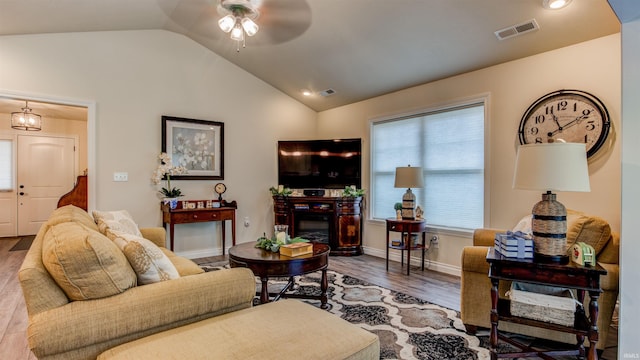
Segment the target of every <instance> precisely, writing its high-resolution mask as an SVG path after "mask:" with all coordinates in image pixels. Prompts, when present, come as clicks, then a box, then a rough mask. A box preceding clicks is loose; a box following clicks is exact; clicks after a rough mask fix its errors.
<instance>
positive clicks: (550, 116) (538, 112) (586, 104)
mask: <svg viewBox="0 0 640 360" xmlns="http://www.w3.org/2000/svg"><path fill="white" fill-rule="evenodd" d="M610 128H611V122H610V120H609V112H608V111H607V108H606V107H605V106H604V104H603V103H602V101H600V99H598V98H597V97H595V96H594V95H592V94H589V93H588V92H585V91H580V90H558V91H554V92H551V93H549V94H546V95H544V96H542V97H541V98H539V99H538V100H536V101H535V102H533V104H531V106H529V108H528V109H527V111H525V113H524V115H523V116H522V119H521V120H520V129H519V130H518V135H519V137H520V144H535V143H546V142H556V141H562V140H564V141H566V142H577V143H584V144H586V148H587V157H591V156H593V155H594V154H595V153H596V152H597V151H598V150H599V149H600V148H601V147H602V146H603V145H604V144H605V141H606V140H607V136H608V135H609V130H610Z"/></svg>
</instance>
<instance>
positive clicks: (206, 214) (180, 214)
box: [160, 200, 238, 255]
mask: <svg viewBox="0 0 640 360" xmlns="http://www.w3.org/2000/svg"><path fill="white" fill-rule="evenodd" d="M190 202H194V201H193V200H191V201H190ZM196 202H197V201H196ZM160 208H161V210H162V226H164V227H166V225H167V224H169V239H170V240H169V242H170V243H169V250H171V251H173V230H174V226H175V224H189V223H196V222H208V221H222V226H221V230H222V255H224V253H225V238H226V231H225V221H226V220H231V242H232V245H235V244H236V209H237V208H238V205H237V204H236V202H235V201H231V202H224V203H223V204H222V206H220V207H216V208H200V209H198V208H195V209H183V208H182V205H181V203H180V202H179V203H178V207H177V208H175V209H171V208H169V205H167V204H160Z"/></svg>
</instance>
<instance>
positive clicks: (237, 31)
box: [231, 24, 244, 41]
mask: <svg viewBox="0 0 640 360" xmlns="http://www.w3.org/2000/svg"><path fill="white" fill-rule="evenodd" d="M231 39H232V40H235V41H243V40H244V31H243V30H242V27H241V26H240V24H236V26H234V27H233V29H232V30H231Z"/></svg>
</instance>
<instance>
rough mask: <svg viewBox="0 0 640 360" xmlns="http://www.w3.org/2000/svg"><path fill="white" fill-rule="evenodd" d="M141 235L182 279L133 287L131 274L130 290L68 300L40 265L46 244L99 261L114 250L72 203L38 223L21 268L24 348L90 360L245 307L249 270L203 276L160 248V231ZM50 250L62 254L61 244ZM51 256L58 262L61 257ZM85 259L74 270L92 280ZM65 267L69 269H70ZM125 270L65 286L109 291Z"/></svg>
mask: <svg viewBox="0 0 640 360" xmlns="http://www.w3.org/2000/svg"><path fill="white" fill-rule="evenodd" d="M140 230H141V232H142V234H143V236H144V237H145V238H146V239H149V240H151V241H152V242H154V243H155V244H157V245H158V246H160V247H161V250H162V252H164V253H165V254H166V255H167V256H168V257H169V259H170V260H171V263H173V265H175V267H176V269H177V270H178V273H179V274H180V277H179V278H177V279H173V280H168V281H162V282H157V283H153V284H148V285H143V286H137V285H136V284H135V273H134V278H133V279H134V280H133V282H134V284H133V285H134V286H131V287H129V288H126V289H121V290H122V291H121V292H118V293H117V294H115V295H112V296H106V297H102V298H96V299H88V300H78V301H72V300H70V299H69V296H68V295H67V293H65V290H63V288H62V287H61V286H60V285H59V283H58V282H59V281H61V280H60V279H58V278H54V277H53V276H52V275H51V274H50V272H49V271H48V270H47V267H46V266H45V262H50V261H51V259H50V255H51V254H50V252H48V251H47V250H48V249H49V250H50V245H51V242H54V241H63V240H64V241H67V240H73V241H76V242H79V243H81V244H85V245H86V248H85V249H83V250H87V249H90V250H91V251H92V252H93V253H95V254H96V256H98V258H99V259H102V260H100V261H103V260H104V259H108V258H109V256H106V255H105V252H107V251H111V250H113V248H112V247H109V246H111V245H108V244H110V243H112V241H111V240H109V239H108V238H106V237H104V235H102V234H101V233H100V232H99V231H98V227H97V225H96V224H95V223H94V221H93V218H92V217H91V215H89V214H88V213H87V212H85V211H84V210H82V209H80V208H78V207H75V206H73V205H68V206H65V207H62V208H59V209H57V210H55V211H54V213H53V214H52V215H51V217H50V218H49V219H48V221H47V222H46V223H45V224H44V225H43V226H42V228H41V229H40V231H39V232H38V234H37V236H36V238H35V240H34V242H33V245H32V246H31V248H30V250H29V252H28V253H27V255H26V258H25V260H24V263H23V264H22V267H21V268H20V271H19V280H20V285H21V287H22V291H23V294H24V298H25V302H26V307H27V311H28V315H29V325H28V330H27V335H28V342H29V347H30V348H31V350H32V351H33V353H34V354H35V355H36V356H37V357H38V358H39V359H65V360H68V359H95V358H96V357H97V356H98V355H99V354H100V353H102V352H103V351H105V350H106V349H110V348H112V347H114V346H117V345H119V344H123V343H127V342H130V341H132V340H135V339H139V338H142V337H146V336H148V335H151V334H154V333H158V332H161V331H164V330H167V329H172V328H176V327H179V326H183V325H185V324H190V323H194V322H197V321H200V320H203V319H207V318H210V317H213V316H217V315H221V314H224V313H228V312H232V311H235V310H239V309H243V308H249V307H251V303H252V299H253V297H254V295H255V277H254V276H253V273H252V272H251V270H249V269H241V268H236V269H230V270H221V271H213V272H206V273H205V272H203V271H202V270H201V269H200V268H199V267H198V266H197V265H196V264H195V263H193V262H192V261H190V260H188V259H185V258H182V257H179V256H176V255H175V254H173V253H172V252H171V251H169V250H167V249H166V248H164V244H165V230H164V229H163V228H149V229H140ZM61 249H62V250H61ZM115 249H116V250H119V249H117V248H115ZM56 251H59V252H63V251H65V249H64V248H62V247H59V248H57V250H56ZM45 254H49V255H47V256H45ZM57 255H58V256H59V257H60V258H62V257H63V256H64V255H65V254H62V253H60V254H57ZM66 255H69V254H66ZM85 260H86V259H85ZM85 260H83V261H84V262H83V263H82V264H80V265H79V266H83V267H85V268H86V271H85V269H84V268H80V272H81V273H82V272H84V275H85V276H84V279H91V278H92V276H94V272H96V271H97V270H96V269H95V268H93V269H92V268H91V265H90V264H89V265H88V264H87V262H86V261H85ZM120 260H121V258H120ZM125 262H126V258H125ZM115 263H116V264H117V262H115ZM47 266H50V264H47ZM66 266H67V269H68V266H69V264H66ZM97 266H105V264H104V263H100V264H98V265H97ZM122 267H123V268H126V267H127V266H126V265H124V266H122ZM71 270H73V269H71ZM129 271H132V270H131V269H126V271H125V274H124V275H122V274H115V275H114V274H113V272H112V273H110V274H107V276H106V277H104V276H103V278H107V279H108V281H106V282H105V284H103V285H98V286H100V287H101V288H98V289H90V287H91V286H92V285H91V284H87V283H82V280H83V279H80V280H78V279H75V280H73V281H72V282H71V283H70V284H71V286H73V287H75V288H76V289H77V290H78V292H79V293H82V294H92V292H100V291H103V288H105V287H110V286H112V285H113V284H111V283H114V284H117V283H122V282H123V281H122V279H125V278H126V279H129V280H127V281H128V282H131V280H130V274H129ZM81 275H82V274H81ZM102 275H104V273H102ZM56 276H59V274H58V275H56ZM107 283H109V284H107ZM70 284H69V283H67V284H63V286H65V285H66V286H69V285H70ZM67 292H68V289H67Z"/></svg>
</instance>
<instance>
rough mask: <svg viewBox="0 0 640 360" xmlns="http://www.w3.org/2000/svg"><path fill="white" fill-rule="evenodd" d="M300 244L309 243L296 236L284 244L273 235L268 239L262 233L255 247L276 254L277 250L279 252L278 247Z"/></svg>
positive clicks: (283, 241) (282, 240)
mask: <svg viewBox="0 0 640 360" xmlns="http://www.w3.org/2000/svg"><path fill="white" fill-rule="evenodd" d="M301 242H302V243H307V242H309V240H307V239H303V238H301V237H299V236H298V237H294V238H293V239H289V240H288V241H287V242H285V240H284V239H282V238H279V237H277V236H276V235H274V236H273V237H271V238H268V237H267V234H265V233H263V234H262V236H261V237H259V238H258V240H257V244H256V247H257V248H261V249H265V250H267V251H273V252H277V251H278V250H280V246H282V245H284V244H295V243H301Z"/></svg>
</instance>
